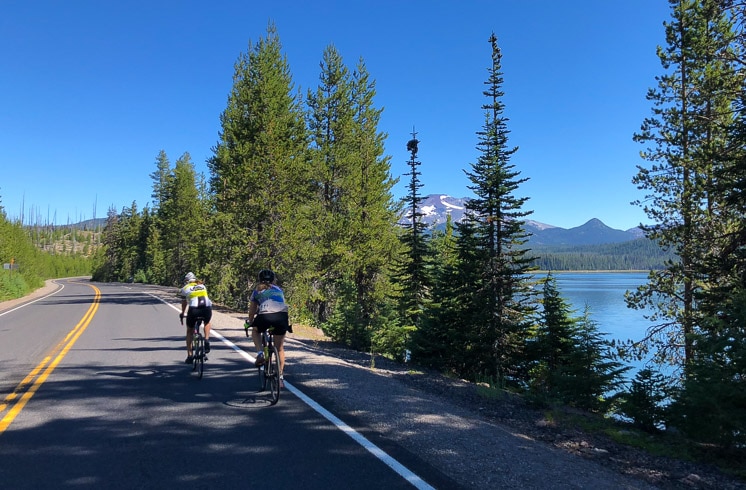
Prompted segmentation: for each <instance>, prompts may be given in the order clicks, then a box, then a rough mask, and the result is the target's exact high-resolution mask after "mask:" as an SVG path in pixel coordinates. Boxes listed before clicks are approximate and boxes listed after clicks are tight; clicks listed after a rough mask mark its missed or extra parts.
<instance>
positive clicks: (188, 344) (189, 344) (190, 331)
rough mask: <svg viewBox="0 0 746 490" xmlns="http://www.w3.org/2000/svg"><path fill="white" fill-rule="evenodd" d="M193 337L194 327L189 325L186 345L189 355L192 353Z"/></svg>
mask: <svg viewBox="0 0 746 490" xmlns="http://www.w3.org/2000/svg"><path fill="white" fill-rule="evenodd" d="M192 337H194V329H193V328H189V327H187V331H186V347H187V356H190V357H191V355H192Z"/></svg>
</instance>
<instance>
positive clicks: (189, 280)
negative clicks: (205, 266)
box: [184, 272, 197, 282]
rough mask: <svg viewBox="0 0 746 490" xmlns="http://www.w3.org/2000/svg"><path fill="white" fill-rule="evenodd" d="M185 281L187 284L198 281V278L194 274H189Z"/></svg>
mask: <svg viewBox="0 0 746 490" xmlns="http://www.w3.org/2000/svg"><path fill="white" fill-rule="evenodd" d="M184 280H185V281H186V282H192V281H196V280H197V276H195V275H194V273H193V272H187V275H186V276H184Z"/></svg>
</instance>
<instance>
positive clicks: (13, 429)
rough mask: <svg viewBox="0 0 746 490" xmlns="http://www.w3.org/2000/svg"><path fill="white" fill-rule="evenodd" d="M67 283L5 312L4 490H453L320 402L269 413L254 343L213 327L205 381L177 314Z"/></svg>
mask: <svg viewBox="0 0 746 490" xmlns="http://www.w3.org/2000/svg"><path fill="white" fill-rule="evenodd" d="M58 283H59V284H60V285H61V286H62V288H61V289H59V290H57V291H55V292H53V293H52V294H51V295H48V296H45V297H42V298H39V299H36V300H34V301H33V302H27V303H26V304H23V305H20V306H15V307H13V308H12V309H5V310H4V311H2V310H0V346H2V353H1V354H0V366H1V367H0V486H2V487H3V488H8V489H25V488H29V489H45V488H56V489H59V488H63V489H64V488H75V489H88V488H97V489H99V488H112V489H117V488H122V489H124V488H126V489H136V488H148V489H149V488H158V489H164V488H180V489H190V488H255V487H258V486H262V487H263V488H276V489H283V488H293V489H304V488H308V489H317V488H318V489H336V488H387V489H395V488H413V487H416V488H431V485H432V487H435V488H444V487H446V486H448V484H447V483H444V481H443V480H438V478H440V476H438V475H437V472H434V471H433V470H432V468H431V467H428V466H427V464H425V463H424V462H419V461H416V460H414V459H412V458H409V460H408V461H406V466H405V465H403V464H402V463H400V462H399V461H398V460H396V458H395V457H391V456H390V455H388V454H386V453H383V451H381V450H380V449H378V447H377V446H375V445H373V446H372V447H371V445H370V444H368V443H367V440H365V439H364V438H362V439H361V437H359V436H358V435H357V434H355V433H353V432H351V429H349V428H347V427H344V426H342V427H340V426H339V425H335V424H334V423H332V422H333V421H334V415H333V414H326V416H323V414H324V409H323V407H316V408H314V407H313V400H303V399H302V398H299V397H298V396H296V394H294V393H293V392H292V391H288V390H285V391H284V392H283V393H282V397H281V399H280V402H279V403H278V404H277V405H275V406H270V405H269V403H268V400H267V397H266V394H264V393H258V392H257V391H256V388H257V385H258V381H257V378H256V369H254V368H253V364H252V363H251V359H250V358H249V357H247V355H246V353H244V352H242V350H246V348H247V346H248V343H247V342H243V344H240V343H238V342H235V343H232V342H230V341H226V342H223V341H221V339H220V337H221V336H220V332H219V330H217V329H216V335H214V336H213V339H212V346H213V348H212V352H211V353H210V354H209V360H208V361H207V363H206V364H205V374H204V378H203V379H202V380H199V379H198V378H197V377H196V376H195V374H194V373H192V371H191V365H186V364H184V358H185V357H186V354H185V346H184V327H182V326H181V325H179V322H178V312H177V311H176V310H175V308H174V307H173V306H172V305H169V304H167V303H166V302H164V301H162V300H161V299H158V298H157V297H156V296H153V295H151V294H149V293H147V291H143V290H141V289H142V288H138V287H137V285H126V284H101V283H93V282H89V281H87V280H82V279H81V280H63V281H58ZM299 395H302V394H299ZM330 419H331V421H330Z"/></svg>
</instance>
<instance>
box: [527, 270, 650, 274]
mask: <svg viewBox="0 0 746 490" xmlns="http://www.w3.org/2000/svg"><path fill="white" fill-rule="evenodd" d="M649 272H651V270H646V269H639V270H638V269H620V270H616V269H594V270H577V271H575V270H561V271H558V270H538V271H530V272H527V274H548V273H552V274H602V273H614V274H626V273H628V274H640V273H649Z"/></svg>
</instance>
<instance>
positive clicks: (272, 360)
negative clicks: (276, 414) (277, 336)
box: [264, 345, 280, 405]
mask: <svg viewBox="0 0 746 490" xmlns="http://www.w3.org/2000/svg"><path fill="white" fill-rule="evenodd" d="M264 373H265V378H266V384H267V385H269V395H270V400H271V404H272V405H274V404H275V403H277V402H278V401H279V400H280V356H279V355H278V354H277V347H275V346H274V345H273V346H272V348H271V349H270V350H269V359H268V362H267V365H266V366H265V370H264Z"/></svg>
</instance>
